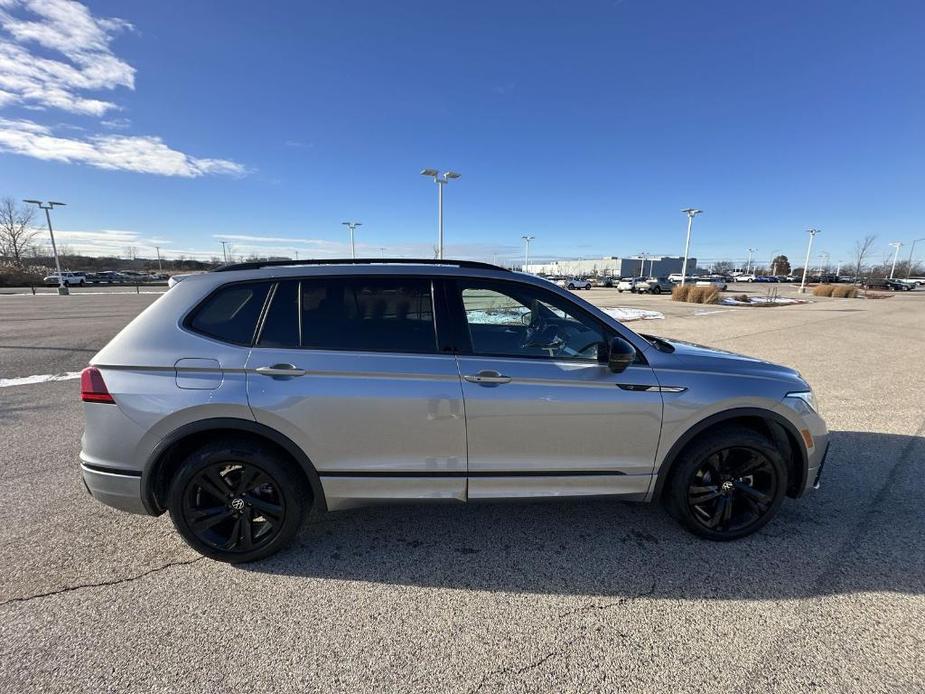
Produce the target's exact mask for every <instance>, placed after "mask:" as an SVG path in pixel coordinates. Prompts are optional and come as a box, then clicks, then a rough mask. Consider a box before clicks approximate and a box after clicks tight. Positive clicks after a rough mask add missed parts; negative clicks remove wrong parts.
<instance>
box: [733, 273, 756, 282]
mask: <svg viewBox="0 0 925 694" xmlns="http://www.w3.org/2000/svg"><path fill="white" fill-rule="evenodd" d="M735 281H736V282H754V281H755V275H752V274H747V275H736V276H735Z"/></svg>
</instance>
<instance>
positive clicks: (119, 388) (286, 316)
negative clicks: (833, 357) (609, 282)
mask: <svg viewBox="0 0 925 694" xmlns="http://www.w3.org/2000/svg"><path fill="white" fill-rule="evenodd" d="M80 383H81V399H82V400H83V402H84V413H85V417H86V427H85V431H84V435H83V438H82V439H81V451H80V468H81V473H82V476H83V479H84V482H85V484H86V488H87V489H88V491H89V492H90V493H91V494H92V495H93V496H94V497H96V498H97V499H98V500H99V501H101V502H103V503H106V504H109V505H110V506H114V507H116V508H119V509H122V510H125V511H132V512H135V513H142V514H149V515H159V514H161V513H164V512H165V511H168V512H169V513H170V517H171V520H172V521H173V523H174V526H175V527H176V529H177V530H178V532H179V533H180V534H181V535H182V537H183V539H184V540H185V541H186V542H187V543H188V544H189V545H190V546H191V547H193V548H194V549H195V550H197V551H198V552H200V553H202V554H203V555H206V556H208V557H212V558H213V559H217V560H222V561H229V562H243V561H250V560H254V559H259V558H261V557H265V556H268V555H270V554H272V553H274V552H276V551H277V550H279V549H281V548H283V547H285V546H286V545H287V544H289V543H290V541H291V540H292V539H293V537H294V536H295V534H296V532H297V531H298V529H299V527H300V526H301V524H302V520H303V517H304V516H305V514H306V513H307V512H308V511H309V510H311V509H315V510H317V511H319V512H321V511H325V510H327V511H336V510H338V509H344V508H351V507H356V506H363V505H367V504H371V503H383V502H393V503H408V502H414V501H424V500H426V501H429V502H439V501H442V502H447V503H452V502H468V501H478V500H483V499H493V500H497V499H524V498H530V497H563V496H571V497H588V498H591V497H595V498H596V497H600V496H610V497H613V498H615V499H622V500H639V501H661V502H663V503H665V505H666V506H667V508H668V510H669V512H670V513H671V515H672V516H673V517H674V518H676V519H677V520H678V521H679V522H680V523H681V525H683V526H684V527H685V528H687V529H688V530H689V531H691V532H693V533H695V534H696V535H699V536H701V537H704V538H707V539H711V540H733V539H737V538H740V537H744V536H746V535H750V534H752V533H754V532H755V531H756V530H758V529H759V528H761V527H763V526H764V525H765V524H766V523H768V522H769V521H770V520H771V519H772V518H773V517H774V516H775V514H776V513H777V512H778V510H779V508H780V506H781V504H782V503H783V499H784V497H785V496H790V497H794V498H796V497H799V496H801V495H802V494H804V492H806V491H808V490H810V489H813V488H814V487H816V486H817V485H818V483H819V477H820V474H821V472H822V467H823V463H824V461H825V453H826V449H827V447H828V438H829V437H828V432H827V430H826V426H825V423H824V422H823V420H822V418H821V417H820V416H819V414H818V413H817V409H816V404H815V399H814V396H813V393H812V390H811V389H810V386H809V385H808V384H807V383H806V382H805V381H804V380H803V379H802V378H801V377H800V375H799V373H798V372H797V371H796V370H794V369H792V368H788V367H785V366H778V365H775V364H771V363H768V362H766V361H763V360H758V359H752V358H748V357H742V356H737V355H734V354H731V353H729V352H725V351H716V350H712V349H709V348H706V347H698V346H695V345H692V344H689V343H685V342H674V341H671V340H666V339H663V338H658V337H652V336H645V335H639V334H637V333H634V332H633V331H632V330H630V329H629V328H627V327H626V326H625V325H623V324H622V323H620V322H619V321H618V320H616V319H615V318H613V317H612V316H610V315H608V314H607V313H605V312H603V311H601V310H600V309H598V308H596V307H594V306H592V305H590V304H588V303H587V302H584V301H579V300H578V299H576V298H575V297H573V296H572V295H571V294H570V293H569V292H567V291H566V290H564V289H562V288H559V287H554V286H552V285H550V284H549V283H548V282H545V281H543V280H541V279H539V278H535V277H532V276H529V275H523V274H520V273H514V272H510V271H507V270H504V269H502V268H498V267H495V266H491V265H488V264H485V263H476V262H468V261H448V260H439V261H433V260H430V261H428V260H423V261H406V262H402V263H396V262H395V261H394V260H393V261H389V262H388V263H383V264H376V263H374V262H369V263H365V264H362V265H356V264H352V263H351V262H350V261H344V264H336V263H332V262H331V261H324V262H320V261H313V262H309V261H299V262H292V261H280V262H277V263H274V262H265V263H257V262H254V263H241V264H238V265H226V266H223V267H222V268H220V269H218V270H216V271H213V272H209V273H204V274H200V275H193V276H190V277H188V278H186V279H185V280H184V281H183V282H181V283H180V284H177V285H176V286H174V287H173V289H171V290H170V291H168V292H167V293H165V294H164V296H163V297H161V298H160V299H159V300H158V301H157V302H155V303H153V304H152V305H150V306H149V307H148V308H147V309H146V310H145V311H144V312H143V313H142V314H141V315H140V316H139V317H138V318H136V319H135V320H134V321H132V322H131V323H130V324H129V325H128V326H126V327H125V328H123V330H122V331H121V332H120V333H119V334H118V335H117V336H116V337H115V338H113V339H112V340H111V341H110V342H109V344H107V345H106V346H105V347H104V348H103V349H102V350H101V351H100V352H99V353H97V354H96V355H95V356H94V357H93V358H92V359H91V362H90V366H89V367H88V368H86V369H85V370H84V371H83V372H82V374H81V379H80ZM499 415H503V416H499ZM335 532H336V530H335ZM125 539H126V540H128V536H127V535H126V536H125ZM109 541H110V542H118V541H119V540H118V536H116V535H113V536H111V537H110V538H109ZM758 541H759V542H760V539H759V540H758Z"/></svg>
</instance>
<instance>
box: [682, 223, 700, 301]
mask: <svg viewBox="0 0 925 694" xmlns="http://www.w3.org/2000/svg"><path fill="white" fill-rule="evenodd" d="M681 212H684V213H685V214H687V240H686V241H685V242H684V262H683V263H682V264H681V284H682V285H683V284H684V283H685V282H686V281H687V254H688V253H689V252H690V249H691V227H693V226H694V215H698V214H700V213H701V212H703V210H698V209H695V208H693V207H688V208H687V209H686V210H681Z"/></svg>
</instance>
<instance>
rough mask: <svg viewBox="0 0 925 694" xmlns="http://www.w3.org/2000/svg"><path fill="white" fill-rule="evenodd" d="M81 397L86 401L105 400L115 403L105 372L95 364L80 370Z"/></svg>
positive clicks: (111, 403)
mask: <svg viewBox="0 0 925 694" xmlns="http://www.w3.org/2000/svg"><path fill="white" fill-rule="evenodd" d="M80 399H81V400H83V401H84V402H105V403H109V404H110V405H115V404H116V401H115V400H113V399H112V396H111V395H110V394H109V389H108V388H107V387H106V382H105V381H104V380H103V374H101V373H100V370H99V369H97V368H96V367H95V366H88V367H87V368H86V369H84V370H83V371H81V372H80Z"/></svg>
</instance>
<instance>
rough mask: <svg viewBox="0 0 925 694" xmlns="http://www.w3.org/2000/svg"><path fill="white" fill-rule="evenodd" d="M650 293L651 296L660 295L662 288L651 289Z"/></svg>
mask: <svg viewBox="0 0 925 694" xmlns="http://www.w3.org/2000/svg"><path fill="white" fill-rule="evenodd" d="M652 293H653V294H661V293H662V288H661V287H653V288H652Z"/></svg>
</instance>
